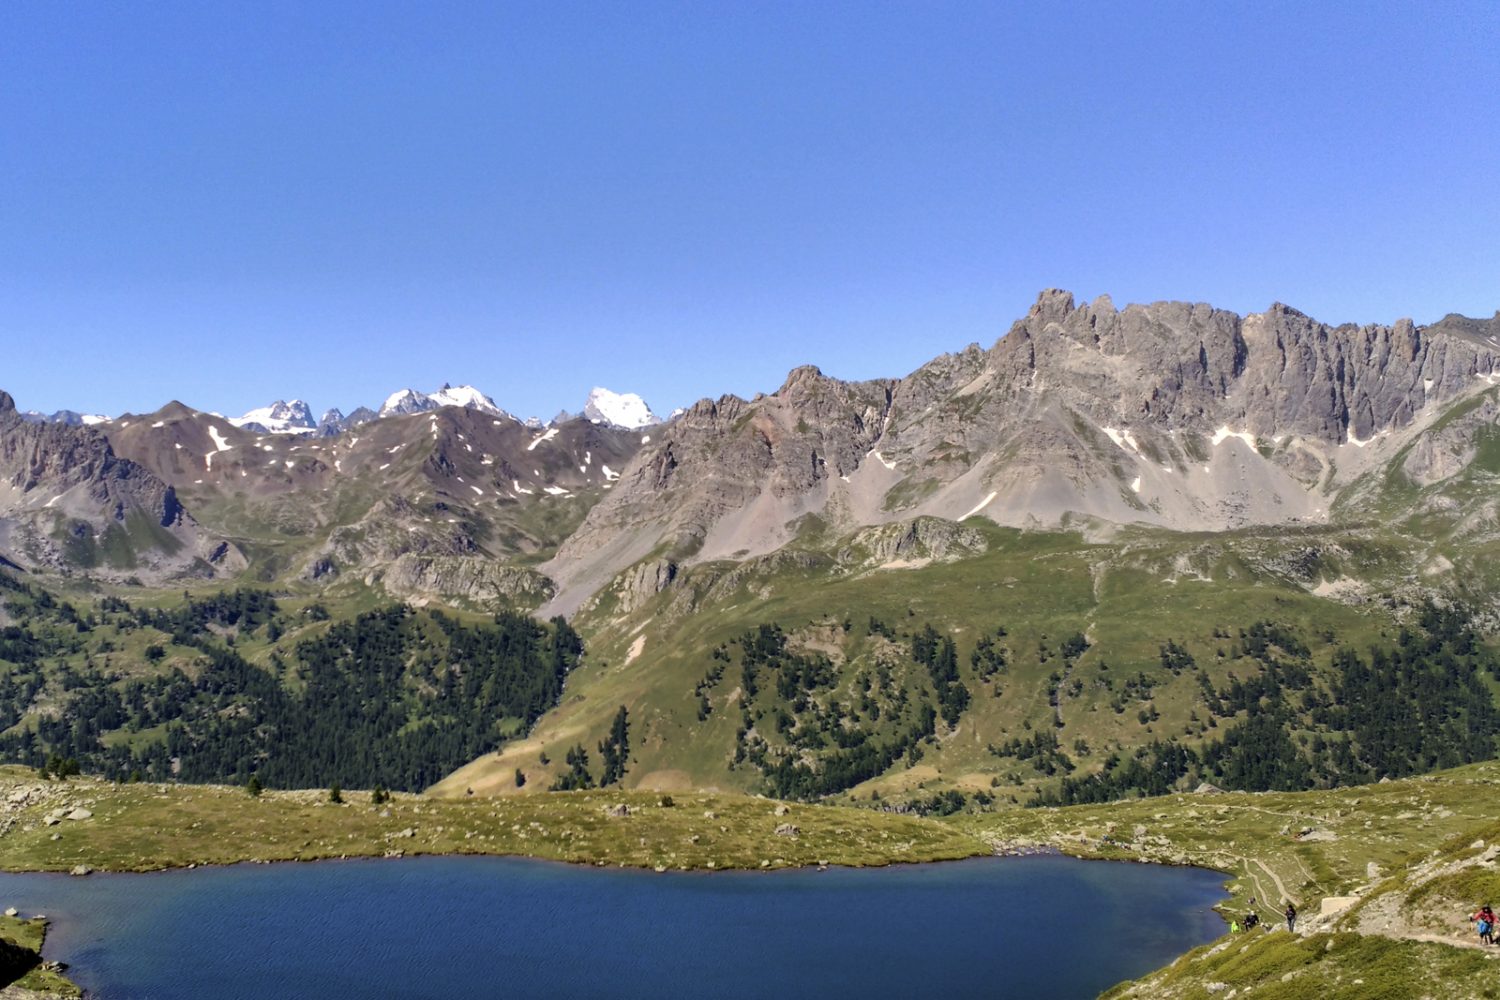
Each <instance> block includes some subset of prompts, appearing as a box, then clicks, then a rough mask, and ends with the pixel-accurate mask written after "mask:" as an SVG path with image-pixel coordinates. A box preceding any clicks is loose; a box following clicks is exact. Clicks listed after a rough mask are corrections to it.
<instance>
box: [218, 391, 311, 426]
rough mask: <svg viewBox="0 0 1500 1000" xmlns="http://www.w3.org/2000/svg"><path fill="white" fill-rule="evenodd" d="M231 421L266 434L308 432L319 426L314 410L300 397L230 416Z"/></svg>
mask: <svg viewBox="0 0 1500 1000" xmlns="http://www.w3.org/2000/svg"><path fill="white" fill-rule="evenodd" d="M229 422H230V423H231V424H234V426H236V427H243V428H244V429H245V430H248V431H260V432H261V433H264V434H307V433H310V432H311V431H312V430H313V429H314V428H316V427H317V426H318V424H317V421H315V420H314V419H313V415H312V410H311V409H310V408H309V407H308V405H307V404H306V403H304V402H302V400H300V399H294V400H292V401H291V402H290V403H288V402H286V401H285V400H281V399H278V400H277V401H276V402H274V403H272V404H271V405H270V406H262V407H260V408H259V409H255V410H251V411H250V412H249V413H246V414H245V415H244V416H242V417H230V418H229Z"/></svg>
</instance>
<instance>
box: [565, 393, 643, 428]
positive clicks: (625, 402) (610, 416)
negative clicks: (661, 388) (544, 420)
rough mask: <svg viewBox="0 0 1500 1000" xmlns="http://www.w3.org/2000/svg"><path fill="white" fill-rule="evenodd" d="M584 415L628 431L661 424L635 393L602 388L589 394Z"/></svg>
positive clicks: (597, 421)
mask: <svg viewBox="0 0 1500 1000" xmlns="http://www.w3.org/2000/svg"><path fill="white" fill-rule="evenodd" d="M583 415H584V416H585V417H587V418H588V419H589V420H592V421H594V422H596V423H601V424H609V425H610V426H612V427H622V428H624V429H626V430H638V429H640V428H642V427H650V426H651V425H653V424H659V423H661V418H660V417H658V416H657V415H656V414H655V413H652V412H651V407H649V406H647V405H646V401H645V400H644V399H642V398H641V397H640V396H637V395H636V394H635V393H633V392H624V393H621V392H611V391H610V390H609V389H605V388H603V387H602V386H595V387H594V389H593V391H591V392H590V393H589V398H588V402H587V403H585V404H584V407H583ZM559 416H561V414H559Z"/></svg>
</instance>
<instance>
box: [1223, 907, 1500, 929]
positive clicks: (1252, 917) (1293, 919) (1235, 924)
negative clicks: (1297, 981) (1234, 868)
mask: <svg viewBox="0 0 1500 1000" xmlns="http://www.w3.org/2000/svg"><path fill="white" fill-rule="evenodd" d="M1486 909H1487V907H1486ZM1282 916H1284V917H1286V929H1287V930H1289V931H1296V929H1297V907H1296V906H1294V905H1292V901H1291V900H1287V904H1286V912H1285V913H1283V914H1282ZM1490 923H1491V925H1493V923H1494V918H1493V917H1492V918H1491V920H1490ZM1259 926H1260V913H1259V912H1257V911H1256V909H1255V900H1254V899H1251V900H1250V912H1249V913H1247V914H1245V919H1244V921H1243V922H1241V921H1238V920H1231V921H1230V922H1229V930H1230V931H1231V932H1232V933H1235V934H1238V933H1239V932H1240V931H1242V930H1243V931H1248V930H1253V929H1255V928H1256V927H1259Z"/></svg>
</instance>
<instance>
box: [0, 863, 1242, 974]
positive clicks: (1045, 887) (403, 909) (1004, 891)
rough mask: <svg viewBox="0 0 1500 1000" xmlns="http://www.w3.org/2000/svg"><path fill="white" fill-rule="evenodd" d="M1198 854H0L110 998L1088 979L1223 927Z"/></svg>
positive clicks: (66, 957) (55, 940) (8, 885)
mask: <svg viewBox="0 0 1500 1000" xmlns="http://www.w3.org/2000/svg"><path fill="white" fill-rule="evenodd" d="M1222 881H1223V876H1221V875H1218V874H1215V873H1213V872H1208V871H1203V870H1201V869H1190V868H1162V867H1156V866H1152V865H1137V864H1124V863H1116V864H1112V863H1107V862H1097V861H1088V862H1085V861H1075V860H1072V859H1070V858H1062V857H1033V858H983V859H974V860H971V861H960V862H951V863H946V864H933V865H911V866H902V867H895V868H886V869H864V870H860V869H840V868H834V869H830V870H828V871H823V872H819V871H814V870H797V871H783V872H722V873H715V874H663V875H658V874H655V873H652V872H641V871H633V870H620V869H600V868H584V867H572V866H566V865H559V864H549V863H545V862H535V861H527V860H522V859H515V858H409V859H403V860H399V861H347V862H333V863H327V862H321V863H317V864H283V865H236V866H233V867H228V868H201V869H197V870H194V871H174V872H162V873H156V874H150V875H91V876H89V877H88V878H71V877H69V876H66V875H3V874H0V908H3V907H4V906H16V907H18V908H19V909H20V910H21V912H22V913H23V914H26V915H29V914H31V913H46V914H47V915H48V916H49V917H51V918H52V921H53V923H52V928H51V930H50V932H49V935H48V938H47V947H46V952H47V956H48V957H49V958H55V959H59V960H61V961H65V962H68V963H70V964H71V966H72V969H71V973H70V974H71V975H73V977H74V978H75V979H76V981H77V982H78V983H79V984H80V985H82V986H84V987H85V988H86V989H88V990H90V991H91V993H92V995H93V996H95V997H98V998H100V1000H176V998H182V1000H205V998H214V1000H240V998H244V1000H265V998H301V997H307V998H318V1000H328V998H339V997H350V998H371V997H402V998H408V997H409V998H416V997H433V998H438V997H441V998H445V1000H446V998H456V997H462V998H476V997H507V998H510V997H715V998H716V997H774V998H777V1000H787V998H792V997H820V998H828V997H845V996H847V997H856V996H857V997H860V998H869V997H923V996H931V997H944V998H948V997H991V998H1003V997H1014V998H1028V1000H1030V998H1047V997H1059V998H1063V997H1091V996H1094V995H1095V994H1097V993H1098V992H1099V991H1100V990H1103V989H1105V988H1107V987H1109V986H1111V985H1113V984H1114V983H1116V982H1118V981H1120V980H1122V979H1127V978H1132V977H1135V976H1138V975H1141V974H1143V973H1145V972H1147V971H1148V970H1150V969H1154V968H1157V967H1158V966H1161V965H1164V964H1166V963H1167V962H1169V961H1171V960H1172V959H1173V958H1174V957H1176V956H1177V955H1179V954H1181V953H1182V952H1184V951H1186V950H1187V949H1189V948H1191V947H1194V946H1196V945H1198V944H1201V943H1203V942H1205V941H1208V940H1210V939H1212V938H1213V937H1215V936H1216V935H1218V934H1219V933H1221V932H1222V930H1223V924H1222V923H1221V921H1220V920H1219V918H1218V917H1217V916H1216V915H1215V914H1214V913H1213V912H1212V911H1211V910H1210V909H1209V908H1210V906H1211V905H1212V904H1213V903H1215V902H1217V901H1218V900H1219V899H1221V898H1222V895H1223V893H1222V890H1221V885H1222Z"/></svg>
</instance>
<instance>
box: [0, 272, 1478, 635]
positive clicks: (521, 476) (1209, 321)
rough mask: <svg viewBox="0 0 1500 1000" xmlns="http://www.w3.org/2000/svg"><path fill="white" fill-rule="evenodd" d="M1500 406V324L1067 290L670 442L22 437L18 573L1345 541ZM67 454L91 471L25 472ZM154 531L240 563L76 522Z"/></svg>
mask: <svg viewBox="0 0 1500 1000" xmlns="http://www.w3.org/2000/svg"><path fill="white" fill-rule="evenodd" d="M1497 381H1500V314H1497V316H1496V317H1494V318H1491V319H1488V320H1475V319H1467V318H1464V317H1459V316H1448V317H1445V318H1444V319H1442V320H1440V321H1438V322H1437V323H1433V324H1429V325H1425V326H1424V325H1418V324H1415V323H1413V322H1411V321H1409V320H1401V321H1398V322H1396V323H1394V324H1392V325H1367V326H1354V325H1344V326H1336V327H1335V326H1329V325H1327V324H1323V323H1320V322H1318V321H1316V320H1314V319H1312V318H1310V317H1308V316H1305V315H1303V314H1302V313H1300V312H1298V311H1296V310H1295V309H1292V308H1290V307H1287V306H1284V305H1280V304H1278V305H1273V306H1272V307H1271V308H1270V309H1268V310H1267V311H1265V312H1263V313H1257V314H1251V315H1248V316H1243V317H1242V316H1238V315H1236V314H1233V313H1230V312H1226V311H1223V310H1219V309H1215V308H1213V307H1211V306H1208V305H1203V304H1190V303H1179V302H1163V303H1155V304H1152V305H1146V306H1139V305H1132V306H1127V307H1125V308H1124V309H1117V308H1116V307H1115V306H1114V305H1113V303H1112V302H1111V301H1110V300H1109V299H1108V297H1101V298H1098V299H1096V300H1094V301H1093V302H1090V303H1084V304H1080V303H1078V302H1076V301H1075V300H1074V298H1073V296H1072V295H1070V294H1069V293H1067V292H1062V291H1057V290H1048V291H1045V292H1043V293H1041V295H1040V296H1039V297H1038V299H1037V301H1036V303H1035V305H1033V307H1032V308H1031V309H1030V310H1029V311H1028V313H1027V314H1026V315H1025V316H1024V317H1022V318H1021V319H1019V320H1018V321H1016V323H1015V324H1014V325H1013V326H1012V327H1011V328H1010V330H1009V331H1008V332H1007V333H1006V334H1005V335H1004V336H1002V337H1000V338H999V339H998V341H997V342H996V343H995V344H994V345H993V346H991V347H990V348H988V349H985V348H982V347H980V346H978V345H971V346H970V347H968V348H966V349H964V350H963V351H960V352H958V353H955V354H945V355H942V356H940V357H937V358H935V359H934V360H933V361H931V362H929V363H928V364H926V365H924V366H923V367H921V368H919V369H918V370H917V371H915V372H912V373H911V374H909V375H907V376H905V377H903V378H891V379H876V380H870V381H865V382H844V381H841V380H838V379H835V378H831V377H828V376H826V375H824V374H823V373H821V372H820V371H818V370H817V369H816V368H811V367H804V368H798V369H796V370H794V371H793V372H791V373H790V374H789V375H788V377H787V379H786V381H785V383H784V384H783V385H782V386H781V387H780V388H779V389H778V390H777V391H776V392H774V393H771V394H769V395H760V396H757V397H755V398H753V399H749V400H746V399H740V398H738V397H734V396H722V397H719V398H717V399H703V400H701V401H700V402H698V403H697V404H695V405H694V406H692V407H690V408H689V409H688V410H686V411H685V412H683V413H681V414H678V415H675V416H674V417H673V418H672V419H671V420H669V421H667V422H665V423H661V424H658V423H657V422H656V421H657V418H656V417H655V415H654V414H652V413H651V412H650V410H649V408H647V407H646V406H645V404H644V403H643V402H641V401H640V400H639V398H638V397H630V396H623V395H617V394H614V393H609V392H607V391H605V390H596V391H595V393H594V394H593V395H591V397H590V400H589V403H588V405H587V406H586V407H585V410H584V414H583V415H582V416H579V417H572V418H567V419H564V420H562V421H561V422H555V423H553V424H550V425H547V426H546V427H539V426H528V425H527V424H525V423H523V422H521V421H518V420H517V419H516V418H514V417H513V416H511V415H509V414H507V413H505V412H504V411H503V410H501V409H500V408H499V407H498V406H497V405H496V404H495V403H494V401H493V400H492V399H490V398H489V397H487V396H485V395H484V394H483V393H480V392H478V391H477V390H474V389H473V388H472V387H459V388H452V387H448V386H445V387H443V388H442V389H440V390H439V391H438V392H436V393H431V394H424V393H419V392H415V391H413V390H405V391H403V392H400V393H396V394H394V395H392V396H391V397H390V398H389V399H388V400H386V402H385V404H384V405H383V406H382V407H381V409H380V411H379V413H378V414H375V413H373V412H372V411H369V410H363V411H356V413H355V414H351V415H349V416H348V417H345V416H343V415H342V414H340V413H338V412H337V411H330V413H329V414H327V415H325V417H324V418H323V419H322V420H321V421H314V420H313V419H312V415H311V411H310V409H309V408H308V407H307V406H306V404H304V403H301V402H299V401H293V402H291V403H277V404H275V405H273V406H271V407H267V408H264V409H263V410H257V411H252V412H251V413H249V414H246V415H244V416H243V417H240V418H236V419H233V420H225V419H223V418H219V417H216V416H214V415H211V414H205V413H202V412H200V411H196V410H192V409H190V408H188V407H185V406H182V405H181V404H176V403H174V404H169V405H168V406H167V407H165V408H163V409H162V410H160V411H158V412H156V413H154V414H148V415H145V416H134V415H127V416H126V417H122V418H119V419H118V420H113V421H107V422H104V423H100V424H96V425H94V426H92V427H82V426H70V425H66V424H49V425H41V426H42V427H43V430H38V427H39V425H37V424H34V423H29V422H27V421H24V420H22V419H18V418H15V417H14V416H13V417H12V418H11V419H8V420H6V421H4V424H3V428H0V441H3V446H4V449H5V454H6V455H7V456H9V457H8V458H7V464H6V465H5V467H4V468H3V469H0V474H3V475H4V476H5V478H6V482H7V483H8V484H9V485H8V486H7V488H6V489H7V492H6V493H5V494H4V498H3V503H0V516H3V518H4V521H3V525H4V528H3V534H0V540H3V544H0V554H3V556H4V557H5V558H6V559H8V560H10V561H12V562H14V563H16V564H18V565H23V566H27V567H28V568H30V567H35V568H52V569H62V568H69V567H71V568H75V569H87V570H88V571H90V572H101V573H104V572H115V573H116V574H117V575H137V576H139V575H140V574H141V573H142V572H146V573H148V575H149V574H155V575H157V576H165V577H170V575H171V574H173V573H199V574H213V575H223V574H226V573H233V572H237V571H238V568H239V567H242V566H248V567H254V568H255V571H256V572H257V573H259V574H260V575H261V576H262V577H269V578H283V577H284V578H288V579H302V580H307V581H323V582H325V583H326V582H328V581H332V580H335V579H340V578H346V577H347V575H348V574H350V573H357V575H358V576H359V577H360V578H361V579H364V580H366V581H367V582H368V583H369V584H370V585H381V586H385V587H386V589H388V590H392V591H394V592H400V593H405V594H410V593H426V594H432V595H434V596H437V597H439V598H443V597H456V598H461V599H471V600H487V599H491V598H496V599H498V598H501V597H506V596H507V595H508V596H509V598H510V599H514V600H517V601H519V602H520V603H525V604H531V605H532V606H535V605H536V604H542V603H544V604H545V607H544V610H545V611H548V612H553V611H560V612H564V613H567V612H572V611H575V610H577V609H578V608H579V607H581V606H582V605H583V604H584V602H586V601H588V600H590V599H591V598H593V597H595V596H597V595H599V594H601V593H602V592H603V591H604V590H605V589H606V588H608V587H609V586H610V585H611V582H612V581H618V580H620V579H623V578H626V577H629V578H630V579H636V578H649V579H651V580H653V581H662V580H670V579H671V578H672V577H673V576H674V575H675V573H676V571H677V568H679V567H684V566H689V565H692V564H694V563H699V562H710V561H717V560H730V561H735V560H744V559H748V558H753V557H758V556H763V555H766V554H768V553H772V552H775V551H778V550H780V549H782V548H784V547H786V546H788V545H790V544H793V543H795V542H797V541H798V540H799V539H806V538H809V537H813V536H818V537H826V538H829V539H839V538H845V537H848V536H849V535H850V534H851V533H853V532H856V531H858V530H860V529H864V528H869V527H873V526H882V525H892V524H910V523H914V522H916V521H918V520H920V519H938V520H941V521H948V522H958V521H963V520H965V519H968V518H976V517H982V518H987V519H989V520H990V521H993V522H995V523H997V524H1001V525H1010V526H1015V527H1023V528H1039V529H1050V528H1060V527H1067V528H1072V529H1078V530H1083V531H1084V532H1085V533H1089V534H1092V535H1094V536H1107V535H1109V534H1110V533H1113V532H1118V531H1119V530H1121V529H1122V528H1125V527H1130V526H1139V527H1148V528H1152V529H1165V530H1173V531H1192V532H1222V531H1229V530H1236V529H1242V528H1245V527H1248V526H1256V525H1276V524H1286V525H1319V524H1327V523H1330V522H1333V521H1336V520H1337V519H1339V518H1341V517H1355V516H1359V512H1360V511H1361V510H1364V509H1365V507H1367V506H1368V504H1369V503H1372V502H1374V499H1373V498H1375V497H1376V494H1378V493H1380V485H1379V482H1377V481H1376V480H1377V479H1378V478H1379V476H1380V475H1383V474H1384V470H1387V469H1389V468H1392V467H1398V468H1399V469H1400V470H1401V474H1402V476H1403V477H1405V478H1406V479H1407V480H1409V481H1410V482H1413V483H1416V484H1419V485H1423V486H1426V485H1432V484H1441V483H1442V482H1444V481H1446V480H1448V479H1451V478H1452V477H1454V476H1456V475H1458V474H1459V473H1461V472H1462V471H1463V470H1465V469H1468V468H1469V467H1470V466H1471V465H1473V464H1474V463H1475V461H1476V460H1479V459H1483V458H1484V456H1485V455H1486V452H1485V447H1486V444H1485V442H1486V441H1487V440H1488V435H1489V434H1490V433H1492V431H1493V425H1494V417H1495V413H1496V409H1497V405H1496V402H1495V399H1494V393H1493V392H1492V391H1491V390H1492V388H1493V386H1494V385H1495V384H1496V382H1497ZM10 412H12V413H13V408H12V410H11V411H10ZM38 435H42V436H46V435H51V437H46V443H45V444H44V443H43V440H42V437H39V436H38ZM39 449H42V450H47V452H48V454H55V453H57V452H58V450H59V449H61V450H62V451H64V452H65V453H67V454H69V455H72V456H74V457H73V458H71V459H69V460H68V461H66V462H62V463H60V464H59V463H57V462H53V461H50V460H38V459H35V458H31V459H28V458H26V457H25V456H29V455H34V454H36V453H37V452H38V451H39ZM84 456H88V457H87V459H86V460H85V457H84ZM1393 463H1394V466H1393ZM112 476H113V477H114V478H111V477H112ZM1372 477H1374V478H1372ZM83 482H88V483H90V484H93V485H89V486H88V487H87V488H85V489H83V490H82V491H81V492H80V493H79V494H77V496H76V497H74V494H72V493H71V492H70V491H72V490H74V489H75V488H77V486H78V485H79V484H80V483H83ZM99 482H104V483H112V484H114V485H113V486H108V487H106V486H100V485H97V483H99ZM126 483H128V484H129V485H130V489H129V490H128V491H126V493H128V502H125V500H124V496H125V494H121V492H120V491H122V490H126V486H125V485H124V484H126ZM70 497H73V498H72V499H66V498H70ZM179 498H180V499H179ZM1454 502H1460V503H1463V504H1467V505H1468V506H1467V507H1465V509H1474V510H1478V509H1479V508H1480V507H1482V506H1483V504H1484V503H1486V502H1487V501H1486V500H1483V499H1466V500H1463V501H1454ZM122 504H123V506H122ZM1361 504H1364V505H1365V507H1362V506H1361ZM173 505H175V507H174V506H173ZM1476 505H1477V506H1476ZM83 506H86V507H87V508H88V509H87V510H83V509H82V507H83ZM60 507H65V508H66V509H67V511H68V514H67V516H66V517H65V516H64V515H63V512H62V511H60V510H59V509H58V508H60ZM169 508H171V510H170V511H169ZM137 509H138V510H140V511H142V512H145V513H144V514H143V515H142V516H146V514H149V517H150V519H153V520H154V523H156V524H157V525H158V527H161V528H162V530H167V531H169V532H177V534H173V535H172V538H173V539H174V541H175V542H176V543H177V547H176V549H174V552H178V553H180V552H182V551H189V552H192V553H195V554H203V553H207V554H209V555H211V554H212V553H213V552H214V551H218V549H217V545H218V544H220V543H222V544H223V545H225V546H226V548H225V549H223V551H222V552H221V554H220V558H219V560H218V561H217V562H216V561H214V560H212V559H207V558H204V559H203V560H201V565H200V562H199V561H193V560H188V561H186V562H184V561H183V559H182V557H181V556H180V554H179V555H177V556H173V557H172V558H168V556H167V554H166V549H168V548H172V545H170V544H166V543H164V544H163V545H161V546H157V547H152V546H151V545H149V544H145V543H141V544H139V545H133V547H132V548H131V552H132V553H133V554H134V557H133V561H132V560H125V561H124V562H122V563H121V564H120V565H119V566H118V567H116V568H114V569H113V570H110V569H109V568H108V567H101V566H81V565H78V560H76V559H72V558H71V557H70V556H69V554H68V553H69V552H70V551H72V550H71V549H69V547H68V546H67V545H65V544H63V543H62V542H61V541H59V540H58V539H59V538H60V534H59V533H61V534H63V535H65V534H66V533H67V532H68V531H69V530H71V529H68V528H66V527H60V526H59V525H63V524H64V523H65V522H67V519H68V517H73V518H75V519H76V518H82V519H83V520H84V521H87V522H88V523H89V524H90V525H93V526H94V528H98V526H100V525H107V524H108V523H110V522H114V523H120V522H121V516H122V515H121V511H126V514H125V515H123V516H124V517H125V519H126V520H128V518H129V513H128V511H129V510H137ZM172 511H175V513H172ZM47 512H51V513H50V514H49V513H47ZM169 514H170V515H171V516H169ZM49 517H50V518H51V519H52V520H50V521H49V520H48V518H49ZM174 525H175V527H174ZM91 530H93V529H91ZM184 533H185V534H186V535H190V536H191V537H190V538H189V537H179V536H180V535H184ZM96 534H97V531H96ZM200 536H201V537H200ZM43 539H51V542H49V543H47V544H43V542H42V540H43ZM215 539H217V542H216V541H214V540H215ZM230 552H233V553H235V554H236V555H235V557H234V558H233V559H232V560H230V561H228V562H225V561H224V560H225V559H226V558H228V555H227V554H228V553H230ZM126 563H130V565H128V566H127V565H126ZM643 574H644V575H643ZM653 585H654V584H653Z"/></svg>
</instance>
